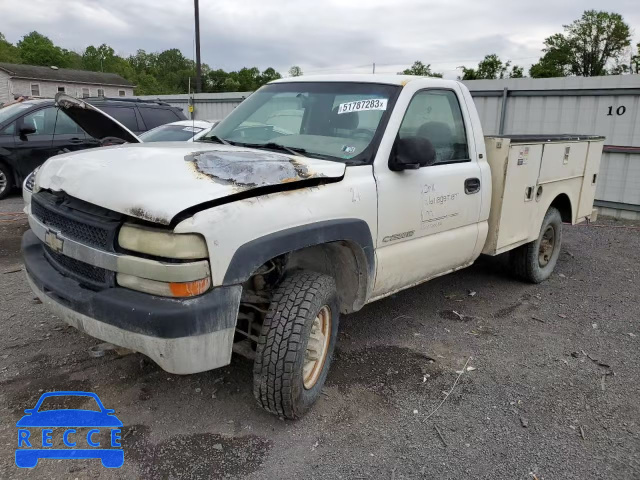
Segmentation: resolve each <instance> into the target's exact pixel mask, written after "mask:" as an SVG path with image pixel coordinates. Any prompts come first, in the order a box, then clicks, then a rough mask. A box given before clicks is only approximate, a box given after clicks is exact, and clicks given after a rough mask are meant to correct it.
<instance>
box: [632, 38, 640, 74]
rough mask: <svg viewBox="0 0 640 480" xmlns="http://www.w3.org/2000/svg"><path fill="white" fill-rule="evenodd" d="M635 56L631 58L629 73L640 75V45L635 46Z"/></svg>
mask: <svg viewBox="0 0 640 480" xmlns="http://www.w3.org/2000/svg"><path fill="white" fill-rule="evenodd" d="M636 52H637V53H636V54H635V55H632V56H631V62H630V63H631V65H630V70H631V73H636V74H638V73H640V43H638V44H637V45H636Z"/></svg>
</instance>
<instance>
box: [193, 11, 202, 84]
mask: <svg viewBox="0 0 640 480" xmlns="http://www.w3.org/2000/svg"><path fill="white" fill-rule="evenodd" d="M193 7H194V10H195V14H196V93H201V92H202V65H200V7H199V5H198V0H193Z"/></svg>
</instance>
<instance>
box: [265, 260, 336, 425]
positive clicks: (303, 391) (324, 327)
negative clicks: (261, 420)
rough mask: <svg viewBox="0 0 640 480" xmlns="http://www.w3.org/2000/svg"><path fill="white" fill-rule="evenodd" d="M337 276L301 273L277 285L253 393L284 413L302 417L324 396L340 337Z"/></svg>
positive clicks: (270, 409)
mask: <svg viewBox="0 0 640 480" xmlns="http://www.w3.org/2000/svg"><path fill="white" fill-rule="evenodd" d="M339 315H340V311H339V309H338V298H337V294H336V284H335V281H334V279H333V278H332V277H330V276H328V275H323V274H320V273H315V272H310V271H300V272H295V273H293V274H291V275H290V276H288V277H287V278H285V279H284V280H283V282H282V283H281V284H280V285H279V286H278V288H277V289H276V291H275V293H274V295H273V299H272V301H271V305H270V306H269V310H268V311H267V314H266V316H265V319H264V323H263V325H262V330H261V333H260V337H259V339H258V345H257V348H256V358H255V363H254V366H253V394H254V396H255V397H256V400H257V401H258V403H259V404H260V406H261V407H262V408H264V409H265V410H267V411H268V412H271V413H273V414H275V415H278V416H279V417H284V418H288V419H298V418H300V417H302V416H303V415H304V414H305V413H306V412H307V411H308V410H309V409H310V408H311V407H312V406H313V404H314V403H315V401H316V400H317V399H318V397H319V396H320V392H321V391H322V387H323V385H324V382H325V380H326V378H327V373H328V371H329V367H330V365H331V358H332V355H333V350H334V348H335V344H336V340H337V336H338V321H339Z"/></svg>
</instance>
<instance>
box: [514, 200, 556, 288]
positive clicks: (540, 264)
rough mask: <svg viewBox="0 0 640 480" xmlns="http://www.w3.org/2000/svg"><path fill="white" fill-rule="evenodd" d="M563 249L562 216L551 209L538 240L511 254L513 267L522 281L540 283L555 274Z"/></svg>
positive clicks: (548, 211) (545, 218)
mask: <svg viewBox="0 0 640 480" xmlns="http://www.w3.org/2000/svg"><path fill="white" fill-rule="evenodd" d="M561 247H562V216H561V215H560V212H559V211H558V210H557V209H556V208H555V207H551V208H549V210H547V214H546V215H545V216H544V220H543V221H542V227H541V228H540V235H539V236H538V238H537V239H536V240H534V241H533V242H530V243H527V244H525V245H522V246H521V247H518V248H516V249H515V250H513V251H512V252H511V267H512V269H513V271H514V273H515V274H516V275H517V276H518V277H520V278H521V279H523V280H526V281H528V282H532V283H540V282H542V281H544V280H546V279H547V278H549V277H550V276H551V274H552V273H553V269H554V268H555V266H556V263H557V261H558V256H559V255H560V248H561Z"/></svg>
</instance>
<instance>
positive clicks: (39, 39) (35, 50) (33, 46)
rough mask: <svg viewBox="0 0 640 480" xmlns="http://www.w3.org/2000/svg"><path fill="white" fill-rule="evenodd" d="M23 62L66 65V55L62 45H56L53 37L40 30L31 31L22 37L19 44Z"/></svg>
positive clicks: (57, 65)
mask: <svg viewBox="0 0 640 480" xmlns="http://www.w3.org/2000/svg"><path fill="white" fill-rule="evenodd" d="M17 47H18V50H19V52H20V58H21V59H22V63H26V64H28V65H41V66H51V65H55V66H56V67H66V62H65V55H64V52H63V51H62V49H61V48H60V47H56V46H55V45H54V44H53V42H52V41H51V39H49V38H48V37H45V36H44V35H42V34H40V33H38V32H31V33H28V34H27V35H25V36H24V37H22V40H20V41H19V42H18V44H17Z"/></svg>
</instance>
